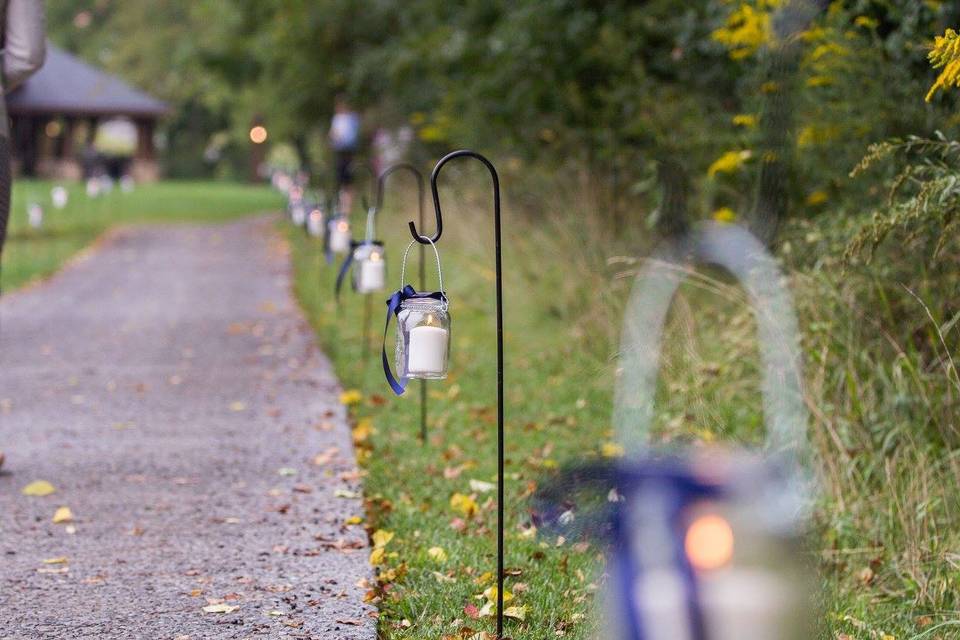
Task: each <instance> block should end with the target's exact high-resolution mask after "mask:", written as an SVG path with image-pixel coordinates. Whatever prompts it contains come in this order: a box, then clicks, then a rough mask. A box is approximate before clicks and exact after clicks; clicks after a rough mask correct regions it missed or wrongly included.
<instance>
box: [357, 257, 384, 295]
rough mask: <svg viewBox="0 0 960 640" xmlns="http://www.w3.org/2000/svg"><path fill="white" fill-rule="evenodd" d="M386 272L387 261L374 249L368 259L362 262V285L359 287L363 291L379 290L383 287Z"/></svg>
mask: <svg viewBox="0 0 960 640" xmlns="http://www.w3.org/2000/svg"><path fill="white" fill-rule="evenodd" d="M386 274H387V271H386V263H385V262H384V261H383V257H382V256H381V255H380V253H379V252H377V251H374V252H372V253H371V254H370V256H369V257H368V258H367V259H366V260H363V261H361V262H360V283H359V285H360V286H359V287H357V288H358V289H360V292H361V293H368V292H370V291H379V290H381V289H383V286H384V282H385V281H386Z"/></svg>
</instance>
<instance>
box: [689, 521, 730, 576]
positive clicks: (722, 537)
mask: <svg viewBox="0 0 960 640" xmlns="http://www.w3.org/2000/svg"><path fill="white" fill-rule="evenodd" d="M684 548H685V549H686V552H687V558H688V559H689V560H690V564H692V565H693V567H694V569H697V570H700V571H710V570H714V569H720V568H722V567H724V566H726V565H727V564H729V562H730V560H731V559H732V558H733V529H732V528H731V527H730V523H729V522H727V521H726V520H725V519H724V518H723V517H721V516H718V515H714V514H709V515H703V516H700V517H698V518H697V519H696V520H694V521H693V523H692V524H691V525H690V528H688V529H687V537H686V540H685V541H684Z"/></svg>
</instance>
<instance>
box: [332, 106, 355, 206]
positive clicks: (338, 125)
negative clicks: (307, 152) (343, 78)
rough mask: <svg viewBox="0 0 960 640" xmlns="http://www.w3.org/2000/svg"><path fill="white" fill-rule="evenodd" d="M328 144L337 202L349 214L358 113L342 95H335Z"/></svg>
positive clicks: (351, 198)
mask: <svg viewBox="0 0 960 640" xmlns="http://www.w3.org/2000/svg"><path fill="white" fill-rule="evenodd" d="M330 146H332V147H333V155H334V161H335V164H336V172H337V176H336V177H337V188H336V192H337V194H338V197H339V203H338V204H339V205H340V211H341V212H343V213H347V214H349V213H350V211H351V209H352V208H353V159H354V156H355V155H356V153H357V149H358V148H359V146H360V115H359V114H358V113H357V112H356V111H354V110H353V109H352V108H351V106H350V103H349V102H347V98H346V97H345V96H343V95H339V96H337V100H336V103H335V105H334V113H333V119H332V120H331V121H330Z"/></svg>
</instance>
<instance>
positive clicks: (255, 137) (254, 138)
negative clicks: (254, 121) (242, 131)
mask: <svg viewBox="0 0 960 640" xmlns="http://www.w3.org/2000/svg"><path fill="white" fill-rule="evenodd" d="M250 141H251V142H252V143H253V144H263V143H264V142H266V141H267V128H266V127H264V126H263V125H259V124H258V125H257V126H255V127H253V128H251V129H250Z"/></svg>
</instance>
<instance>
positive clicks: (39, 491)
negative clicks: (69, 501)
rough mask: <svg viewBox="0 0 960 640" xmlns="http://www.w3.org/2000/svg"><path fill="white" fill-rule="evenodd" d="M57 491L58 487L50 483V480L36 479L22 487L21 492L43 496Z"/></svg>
mask: <svg viewBox="0 0 960 640" xmlns="http://www.w3.org/2000/svg"><path fill="white" fill-rule="evenodd" d="M56 491H57V488H56V487H55V486H53V485H52V484H50V483H49V482H47V481H46V480H34V481H33V482H31V483H30V484H28V485H27V486H25V487H24V488H23V489H21V490H20V493H22V494H23V495H25V496H35V497H43V496H48V495H50V494H51V493H55V492H56Z"/></svg>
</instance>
